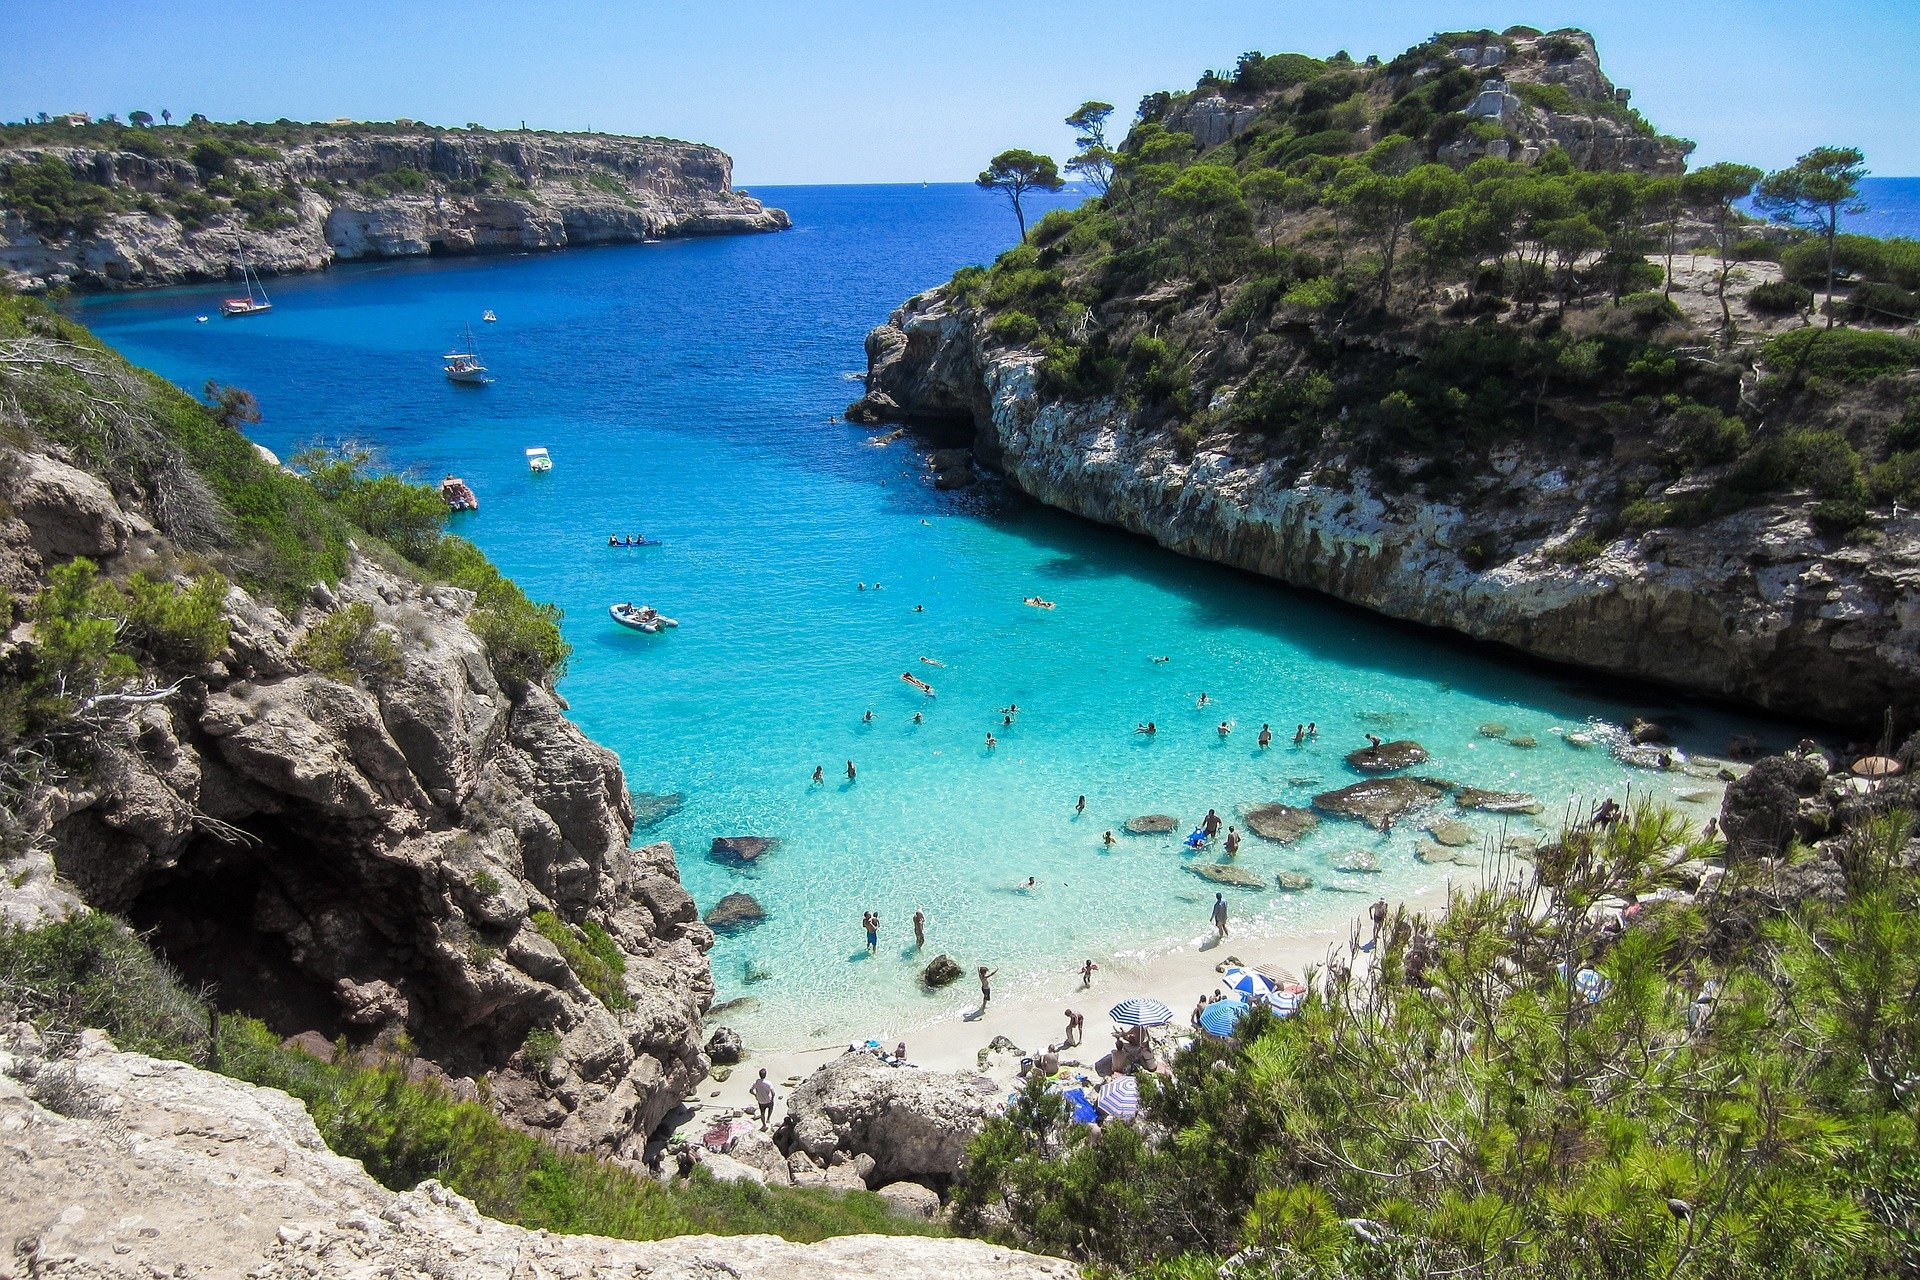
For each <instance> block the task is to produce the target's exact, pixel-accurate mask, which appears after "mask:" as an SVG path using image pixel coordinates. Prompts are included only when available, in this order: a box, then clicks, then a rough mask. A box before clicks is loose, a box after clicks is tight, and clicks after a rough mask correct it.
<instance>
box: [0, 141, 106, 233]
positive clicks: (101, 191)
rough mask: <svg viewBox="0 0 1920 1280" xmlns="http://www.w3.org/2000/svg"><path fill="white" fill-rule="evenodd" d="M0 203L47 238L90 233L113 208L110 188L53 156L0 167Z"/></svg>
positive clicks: (98, 226) (97, 228) (97, 227)
mask: <svg viewBox="0 0 1920 1280" xmlns="http://www.w3.org/2000/svg"><path fill="white" fill-rule="evenodd" d="M0 202H4V203H5V204H6V205H7V207H9V208H10V209H12V210H13V211H14V212H16V213H18V214H19V215H20V216H21V217H22V218H24V219H26V222H27V225H28V226H29V227H32V228H33V230H34V231H35V232H36V233H38V234H40V235H42V236H45V237H47V238H49V239H61V238H64V237H66V236H69V235H77V236H88V235H92V234H93V233H94V232H95V231H98V230H99V229H100V226H101V224H102V223H103V222H105V221H106V219H107V216H108V215H109V214H111V213H113V212H114V211H115V209H116V205H115V202H114V199H113V193H112V192H111V191H109V190H108V189H107V188H106V187H103V186H101V185H100V184H99V183H97V182H89V181H87V180H86V179H84V178H78V177H75V176H74V173H73V170H72V169H70V168H68V167H67V163H66V161H64V160H61V159H59V158H57V157H55V156H41V157H40V158H38V159H37V160H34V161H31V162H15V163H13V164H10V165H7V166H6V167H5V168H0Z"/></svg>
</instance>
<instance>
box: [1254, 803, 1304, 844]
mask: <svg viewBox="0 0 1920 1280" xmlns="http://www.w3.org/2000/svg"><path fill="white" fill-rule="evenodd" d="M1319 825H1320V819H1319V818H1317V817H1315V816H1314V814H1313V811H1312V810H1311V809H1296V808H1294V807H1293V806H1292V805H1289V804H1263V805H1260V806H1259V807H1258V808H1254V809H1249V810H1247V830H1249V831H1251V832H1253V834H1255V835H1257V836H1259V837H1261V838H1262V839H1265V840H1272V841H1275V842H1277V843H1279V844H1291V843H1293V842H1294V841H1295V840H1298V839H1299V838H1300V837H1301V836H1303V835H1305V834H1307V832H1309V831H1311V830H1313V829H1314V828H1315V827H1317V826H1319Z"/></svg>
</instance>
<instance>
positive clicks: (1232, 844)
mask: <svg viewBox="0 0 1920 1280" xmlns="http://www.w3.org/2000/svg"><path fill="white" fill-rule="evenodd" d="M1238 852H1240V833H1239V832H1238V831H1235V830H1234V829H1233V828H1232V827H1228V828H1227V856H1228V857H1229V858H1231V857H1232V856H1233V855H1234V854H1236V853H1238Z"/></svg>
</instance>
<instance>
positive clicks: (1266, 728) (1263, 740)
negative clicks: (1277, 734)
mask: <svg viewBox="0 0 1920 1280" xmlns="http://www.w3.org/2000/svg"><path fill="white" fill-rule="evenodd" d="M1272 745H1273V726H1272V725H1268V724H1263V725H1261V726H1260V749H1261V750H1262V751H1265V750H1266V749H1267V748H1268V747H1270V746H1272Z"/></svg>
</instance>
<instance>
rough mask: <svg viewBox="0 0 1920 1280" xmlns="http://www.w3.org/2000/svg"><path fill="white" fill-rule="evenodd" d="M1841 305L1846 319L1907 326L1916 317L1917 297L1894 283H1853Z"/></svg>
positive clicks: (1919, 302)
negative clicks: (1851, 289) (1850, 290)
mask: <svg viewBox="0 0 1920 1280" xmlns="http://www.w3.org/2000/svg"><path fill="white" fill-rule="evenodd" d="M1844 305H1845V307H1846V314H1847V317H1848V318H1849V319H1851V320H1857V321H1860V322H1862V323H1865V324H1890V325H1907V324H1912V323H1913V322H1914V321H1915V320H1920V296H1916V295H1914V294H1912V293H1909V292H1907V291H1906V290H1905V289H1902V288H1901V287H1900V286H1899V285H1894V284H1872V283H1869V284H1862V285H1855V286H1854V289H1853V292H1852V293H1850V294H1848V295H1847V300H1846V302H1845V304H1844Z"/></svg>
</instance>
